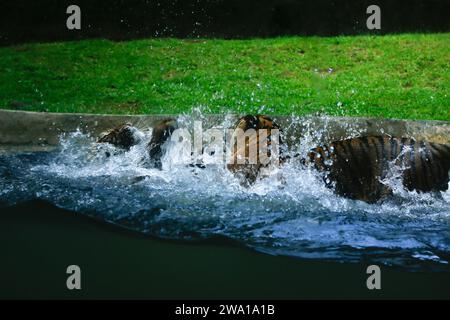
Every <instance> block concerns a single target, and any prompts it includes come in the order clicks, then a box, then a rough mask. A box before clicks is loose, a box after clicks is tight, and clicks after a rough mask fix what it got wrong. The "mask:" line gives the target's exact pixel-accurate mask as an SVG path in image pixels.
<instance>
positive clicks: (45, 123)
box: [0, 110, 450, 150]
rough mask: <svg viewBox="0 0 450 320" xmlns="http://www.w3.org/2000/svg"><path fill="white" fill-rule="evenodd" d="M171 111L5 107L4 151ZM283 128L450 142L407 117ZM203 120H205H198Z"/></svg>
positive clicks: (320, 134) (301, 122) (309, 120)
mask: <svg viewBox="0 0 450 320" xmlns="http://www.w3.org/2000/svg"><path fill="white" fill-rule="evenodd" d="M167 117H169V116H167V115H139V116H122V115H87V114H74V113H72V114H64V113H38V112H24V111H8V110H0V150H7V149H9V150H14V149H19V150H40V149H48V148H51V147H54V146H57V145H58V142H59V137H60V135H61V134H63V133H68V132H73V131H76V130H77V129H79V130H80V131H82V132H84V133H89V134H91V135H92V136H98V135H99V134H100V133H101V132H103V131H105V130H107V129H110V128H113V127H115V126H117V125H120V124H122V123H125V122H131V123H132V124H133V125H136V126H138V127H139V128H140V129H145V128H151V127H152V126H153V124H154V123H155V122H156V121H158V120H161V119H163V118H167ZM223 118H224V117H223V116H222V115H208V116H206V117H205V119H204V121H203V127H204V128H207V127H208V126H209V127H212V126H215V125H218V124H220V123H221V121H222V120H223ZM273 118H274V119H275V120H276V121H277V122H278V123H279V124H280V126H281V127H282V128H283V130H284V132H285V133H286V136H287V137H290V138H291V139H288V140H287V142H288V143H289V144H291V143H295V142H296V141H298V139H300V138H301V137H304V136H305V135H309V136H311V135H312V136H313V137H314V139H315V140H317V143H322V142H330V141H334V140H339V139H343V138H347V137H350V136H358V135H364V134H373V135H377V134H378V135H379V134H388V135H392V136H396V137H414V138H416V139H423V140H428V141H431V142H438V143H443V144H447V145H450V122H448V121H407V120H391V119H377V118H342V117H313V116H307V117H298V118H296V119H295V120H293V119H292V118H291V117H286V116H274V117H273ZM199 120H200V119H199Z"/></svg>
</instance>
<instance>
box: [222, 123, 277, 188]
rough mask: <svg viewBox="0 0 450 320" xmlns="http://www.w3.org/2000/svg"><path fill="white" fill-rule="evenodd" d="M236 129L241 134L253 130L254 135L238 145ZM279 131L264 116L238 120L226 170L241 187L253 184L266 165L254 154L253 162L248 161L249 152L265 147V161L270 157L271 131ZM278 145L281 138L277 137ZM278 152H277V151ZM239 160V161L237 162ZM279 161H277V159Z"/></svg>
mask: <svg viewBox="0 0 450 320" xmlns="http://www.w3.org/2000/svg"><path fill="white" fill-rule="evenodd" d="M237 129H240V130H242V131H241V132H243V133H245V132H249V131H248V130H255V131H254V134H251V135H249V136H248V138H245V140H244V141H243V142H244V143H243V144H242V143H241V144H240V143H238V142H239V141H238V139H237V137H236V132H237ZM261 129H264V130H266V131H265V134H266V135H267V136H265V137H264V138H265V141H262V142H263V144H265V146H263V145H261V143H260V142H261V140H262V138H260V130H261ZM275 129H276V130H280V126H279V125H278V124H277V123H275V122H274V121H273V120H272V119H271V118H269V117H268V116H265V115H256V116H253V115H246V116H244V117H242V118H240V119H239V120H238V121H237V123H236V124H235V126H234V132H235V134H234V135H233V137H232V140H231V141H232V145H231V159H230V160H231V161H229V163H228V164H227V168H228V170H229V171H231V172H233V173H234V174H235V175H236V176H237V177H238V180H239V182H240V184H241V185H243V186H250V185H252V184H254V183H255V181H256V179H257V178H258V176H259V173H260V171H261V169H262V168H264V167H267V166H268V163H265V162H266V161H263V160H262V159H261V157H260V155H259V154H258V152H257V153H256V154H255V156H256V157H255V158H256V159H254V160H253V161H250V160H251V159H250V157H251V155H250V152H251V150H252V149H253V150H257V151H260V150H261V151H262V149H261V148H263V147H266V146H267V151H266V150H264V151H266V155H267V159H269V158H271V157H272V150H271V146H272V130H275ZM278 140H279V143H278V145H279V146H281V145H282V144H283V142H282V140H281V136H280V135H278ZM278 151H279V150H278ZM239 160H241V161H239ZM278 160H279V159H278Z"/></svg>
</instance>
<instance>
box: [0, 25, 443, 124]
mask: <svg viewBox="0 0 450 320" xmlns="http://www.w3.org/2000/svg"><path fill="white" fill-rule="evenodd" d="M449 70H450V34H449V33H447V34H429V35H421V34H414V35H409V34H407V35H390V36H356V37H332V38H319V37H289V38H275V39H253V40H215V39H214V40H202V39H200V40H187V39H186V40H180V39H151V40H138V41H130V42H111V41H106V40H89V41H79V42H67V43H52V44H25V45H21V46H16V47H6V48H0V108H6V109H14V108H15V109H22V110H35V111H50V112H89V113H119V114H125V113H126V114H155V113H166V114H171V113H180V112H186V111H189V110H191V109H192V108H201V109H202V110H204V111H205V112H209V113H221V112H233V113H257V112H260V113H267V114H292V113H294V114H310V113H316V112H319V113H324V114H330V115H348V116H375V117H388V118H409V119H438V120H450V99H449V88H450V72H449Z"/></svg>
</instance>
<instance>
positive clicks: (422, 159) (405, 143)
mask: <svg viewBox="0 0 450 320" xmlns="http://www.w3.org/2000/svg"><path fill="white" fill-rule="evenodd" d="M308 160H309V162H310V163H313V164H314V167H315V168H316V169H318V170H319V171H323V172H326V181H327V184H328V185H329V186H331V185H333V184H334V187H335V190H336V192H337V193H338V194H340V195H342V196H345V197H348V198H352V199H358V200H363V201H366V202H369V203H371V202H376V201H377V200H379V199H382V198H384V197H385V196H387V195H389V194H390V193H391V190H390V188H389V187H388V186H386V185H385V184H383V183H381V182H380V180H382V179H384V178H385V177H386V175H387V174H388V173H389V166H390V164H391V165H395V166H396V167H397V168H402V174H401V178H402V182H403V185H404V186H405V187H406V188H407V189H408V190H416V191H419V192H430V191H444V190H447V188H448V171H449V168H450V148H449V147H448V146H446V145H442V144H436V143H430V142H426V141H416V140H414V139H410V138H392V137H387V136H366V137H359V138H353V139H347V140H342V141H335V142H332V143H331V144H329V145H328V146H322V147H317V148H315V149H313V150H312V151H311V152H310V153H309V154H308Z"/></svg>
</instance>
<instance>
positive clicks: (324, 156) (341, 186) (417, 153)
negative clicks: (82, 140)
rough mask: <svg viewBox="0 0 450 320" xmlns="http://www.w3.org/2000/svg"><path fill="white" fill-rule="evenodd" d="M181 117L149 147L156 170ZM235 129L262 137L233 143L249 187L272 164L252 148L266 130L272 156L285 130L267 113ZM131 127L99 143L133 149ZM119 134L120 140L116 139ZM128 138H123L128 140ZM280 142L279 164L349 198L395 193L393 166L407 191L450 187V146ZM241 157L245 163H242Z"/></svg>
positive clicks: (233, 166)
mask: <svg viewBox="0 0 450 320" xmlns="http://www.w3.org/2000/svg"><path fill="white" fill-rule="evenodd" d="M176 127H177V126H176V120H175V119H165V120H162V121H160V122H159V123H157V124H156V126H155V127H154V129H153V134H152V138H151V141H150V143H149V144H148V145H147V150H148V154H149V157H150V159H151V161H152V164H153V166H155V167H156V168H159V169H160V168H161V165H162V163H161V158H162V156H163V149H162V146H163V145H164V143H165V142H166V141H167V140H168V139H169V137H170V136H171V134H172V133H173V131H174V130H175V129H176ZM234 129H235V131H236V129H241V130H243V131H244V132H245V131H247V130H249V129H253V130H255V132H256V135H252V136H250V137H249V138H248V139H246V140H245V143H244V145H243V146H239V145H237V142H236V139H232V140H231V141H232V146H231V147H232V148H231V150H232V152H231V159H232V161H231V162H230V163H228V164H227V169H228V170H229V171H230V172H232V173H233V174H234V175H235V176H236V177H237V178H238V179H239V181H240V183H241V185H243V186H245V187H249V186H251V185H252V184H254V183H255V181H256V180H257V179H258V177H259V176H260V174H261V171H262V170H263V169H264V168H267V167H268V166H269V165H268V164H267V163H262V162H261V161H260V158H259V155H258V159H257V161H256V162H255V163H250V162H249V161H248V158H249V150H250V149H251V148H252V147H256V148H257V149H256V150H259V147H260V142H261V141H260V130H261V129H264V130H265V132H266V133H267V134H266V136H264V137H265V139H266V145H267V146H268V156H269V157H270V156H271V150H270V147H271V145H272V139H273V137H272V136H273V132H274V131H273V130H275V129H276V130H279V131H280V132H281V131H282V129H281V128H280V126H279V125H278V124H277V123H276V122H274V121H273V120H272V119H271V118H270V117H268V116H266V115H246V116H243V117H241V118H240V119H238V121H237V122H236V124H235V126H234ZM130 130H131V129H130V128H129V126H128V125H127V126H122V127H119V128H118V129H116V130H112V131H111V132H110V133H109V135H108V138H102V139H99V142H109V143H112V144H116V145H120V144H123V145H122V146H121V147H127V146H128V145H129V144H130V143H131V140H130V139H126V138H124V137H128V136H129V131H130ZM113 136H116V137H115V138H113ZM122 136H123V137H122ZM278 139H279V149H280V150H279V152H278V155H277V156H278V161H277V165H278V166H283V165H284V164H285V163H286V162H289V161H291V160H293V159H296V160H299V161H298V163H299V164H300V165H301V166H303V167H305V168H311V167H312V168H314V169H315V170H316V171H318V172H320V173H322V174H323V180H324V183H325V185H326V186H327V187H329V188H332V189H333V190H334V192H335V193H336V194H338V195H340V196H343V197H345V198H350V199H354V200H361V201H364V202H367V203H375V202H377V201H379V200H382V199H385V198H387V197H389V196H391V195H392V189H391V188H390V187H389V186H388V185H387V184H386V183H384V180H385V179H386V178H387V177H388V175H389V173H391V172H392V170H393V168H394V167H395V168H400V169H401V174H400V179H401V181H402V183H403V185H404V186H405V188H406V189H408V190H410V191H413V190H415V191H417V192H437V191H445V190H447V189H448V180H449V178H448V171H449V169H450V147H449V146H447V145H443V144H438V143H431V142H427V141H421V140H415V139H412V138H404V137H390V136H375V135H369V136H361V137H355V138H350V139H344V140H339V141H334V142H331V143H329V144H326V145H322V146H317V147H315V148H312V149H311V150H310V151H309V152H308V153H307V155H306V157H305V156H301V155H298V154H296V155H294V156H289V155H288V154H287V152H286V150H287V147H286V146H285V145H284V144H283V141H282V139H281V135H278ZM237 159H243V161H241V162H238V161H237Z"/></svg>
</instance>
